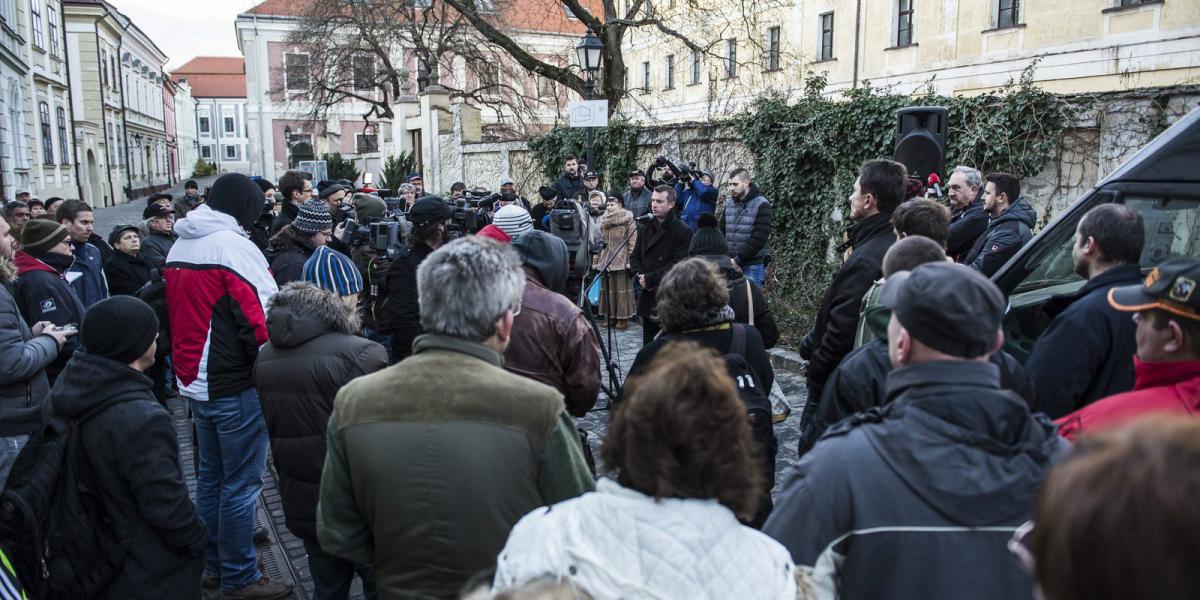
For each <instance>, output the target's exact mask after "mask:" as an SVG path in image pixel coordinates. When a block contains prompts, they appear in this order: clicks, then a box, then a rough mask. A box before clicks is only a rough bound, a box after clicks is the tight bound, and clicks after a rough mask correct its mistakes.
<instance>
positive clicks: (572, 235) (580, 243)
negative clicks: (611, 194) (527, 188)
mask: <svg viewBox="0 0 1200 600" xmlns="http://www.w3.org/2000/svg"><path fill="white" fill-rule="evenodd" d="M597 194H599V195H600V196H602V197H603V195H604V192H597ZM585 201H586V200H585ZM548 221H549V224H548V227H547V230H548V231H549V232H550V233H551V234H552V235H555V236H557V237H559V238H560V239H562V240H563V241H564V242H566V244H567V250H568V252H569V256H570V275H569V276H568V277H567V286H566V294H567V298H570V299H571V301H572V302H574V301H576V300H577V299H578V298H579V292H580V290H581V289H582V288H583V277H584V275H586V274H587V272H588V269H590V268H591V266H592V256H591V253H592V246H593V244H592V228H591V218H590V216H589V215H588V209H587V208H585V207H584V204H583V203H581V202H578V201H576V200H574V199H571V198H562V197H559V198H558V199H557V200H555V202H554V205H553V207H552V208H551V209H550V210H549V219H548Z"/></svg>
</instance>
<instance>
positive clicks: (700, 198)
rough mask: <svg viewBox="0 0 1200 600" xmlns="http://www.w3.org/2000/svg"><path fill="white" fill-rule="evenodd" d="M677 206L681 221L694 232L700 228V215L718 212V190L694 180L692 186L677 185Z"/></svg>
mask: <svg viewBox="0 0 1200 600" xmlns="http://www.w3.org/2000/svg"><path fill="white" fill-rule="evenodd" d="M675 206H676V207H677V209H678V210H679V220H680V221H683V224H684V225H687V226H688V229H691V230H692V231H693V232H694V231H696V228H697V227H699V226H700V215H701V214H704V213H706V212H710V213H715V212H716V210H717V190H716V189H714V188H711V187H708V186H707V185H704V184H703V183H700V180H699V179H693V180H692V181H691V185H684V184H682V183H677V184H675Z"/></svg>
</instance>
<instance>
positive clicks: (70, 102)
mask: <svg viewBox="0 0 1200 600" xmlns="http://www.w3.org/2000/svg"><path fill="white" fill-rule="evenodd" d="M58 15H59V19H60V21H61V24H62V48H63V52H64V53H65V54H66V56H64V57H63V63H64V64H66V66H67V67H66V68H67V109H68V110H67V114H68V115H70V119H71V121H70V122H71V156H73V157H74V158H75V187H76V189H78V190H79V199H80V200H82V199H83V179H81V178H80V177H79V140H76V139H75V132H76V129H75V102H74V99H73V96H74V95H73V94H72V93H71V49H70V48H68V47H67V15H66V13H65V11H63V5H62V3H61V2H59V4H58ZM98 38H99V36H97V40H96V43H97V44H99V43H100V41H99V39H98ZM96 56H97V57H99V56H100V54H99V53H97V54H96ZM100 104H101V105H103V104H104V100H103V99H101V100H100ZM101 114H103V110H101ZM95 201H96V199H95V198H92V202H95Z"/></svg>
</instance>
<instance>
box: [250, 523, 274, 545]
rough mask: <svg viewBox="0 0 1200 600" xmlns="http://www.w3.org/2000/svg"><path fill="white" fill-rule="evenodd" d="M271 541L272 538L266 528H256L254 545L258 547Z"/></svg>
mask: <svg viewBox="0 0 1200 600" xmlns="http://www.w3.org/2000/svg"><path fill="white" fill-rule="evenodd" d="M269 541H271V536H270V535H269V534H268V533H267V528H266V527H255V528H254V545H255V546H258V545H261V544H265V543H267V542H269Z"/></svg>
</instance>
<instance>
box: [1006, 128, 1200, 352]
mask: <svg viewBox="0 0 1200 600" xmlns="http://www.w3.org/2000/svg"><path fill="white" fill-rule="evenodd" d="M1105 202H1116V203H1119V204H1124V205H1126V206H1130V207H1133V208H1134V209H1136V210H1137V211H1138V212H1140V213H1141V214H1142V218H1143V219H1144V220H1145V223H1146V246H1145V249H1144V250H1143V251H1142V259H1141V266H1142V270H1143V272H1148V271H1149V270H1150V269H1151V268H1152V267H1154V266H1156V265H1158V264H1160V263H1162V262H1165V261H1167V260H1170V259H1173V258H1179V257H1183V256H1200V108H1198V109H1195V110H1193V111H1192V112H1190V113H1188V114H1187V115H1186V116H1184V117H1183V118H1182V119H1180V120H1179V121H1178V122H1177V123H1175V124H1174V125H1173V126H1171V127H1170V128H1169V129H1167V130H1166V131H1164V132H1163V133H1162V134H1161V135H1159V136H1158V137H1157V138H1155V139H1154V140H1153V141H1152V142H1150V143H1149V144H1148V145H1147V146H1146V147H1145V148H1142V149H1141V150H1140V151H1139V152H1138V153H1137V154H1135V155H1134V156H1133V157H1132V158H1130V159H1129V160H1127V161H1126V162H1125V163H1124V164H1122V165H1121V166H1120V167H1118V168H1117V169H1116V170H1115V171H1113V173H1112V174H1111V175H1109V176H1108V177H1106V178H1105V179H1104V180H1103V181H1102V182H1100V183H1099V184H1098V185H1097V186H1096V187H1094V188H1092V189H1091V190H1089V191H1088V192H1087V193H1085V194H1084V195H1083V197H1082V198H1080V199H1079V200H1077V201H1076V202H1075V204H1073V205H1072V206H1071V207H1070V208H1069V209H1067V210H1066V211H1065V212H1063V213H1062V214H1060V215H1059V216H1058V217H1057V218H1055V219H1054V220H1053V221H1051V222H1050V224H1049V225H1047V226H1046V227H1045V228H1043V229H1042V231H1041V233H1039V234H1038V235H1037V236H1036V237H1034V238H1033V240H1031V241H1030V242H1029V243H1028V244H1026V245H1025V247H1024V248H1022V249H1021V251H1020V252H1018V253H1017V254H1016V255H1015V256H1013V257H1012V258H1011V259H1010V260H1009V261H1008V262H1007V263H1006V264H1005V265H1004V266H1003V267H1001V269H1000V270H999V271H997V272H996V274H995V275H993V276H992V281H994V282H996V285H998V286H1000V289H1001V290H1002V291H1003V292H1004V293H1005V294H1006V295H1007V296H1008V299H1009V310H1008V313H1007V315H1006V316H1005V319H1004V333H1005V336H1006V337H1007V341H1006V343H1005V344H1006V346H1005V349H1006V350H1008V352H1009V353H1011V354H1012V355H1013V356H1014V357H1016V358H1017V359H1018V360H1020V361H1022V362H1024V361H1025V359H1026V358H1028V356H1029V353H1030V351H1032V350H1033V343H1034V341H1036V340H1037V338H1038V336H1040V335H1041V334H1042V332H1043V331H1045V329H1046V327H1047V326H1048V325H1049V324H1050V323H1049V320H1048V319H1047V318H1046V316H1045V315H1044V314H1043V313H1042V311H1041V306H1042V304H1043V303H1044V302H1045V301H1046V300H1047V299H1049V298H1050V297H1052V296H1056V295H1059V294H1066V293H1071V292H1074V291H1076V290H1078V289H1079V288H1080V287H1082V286H1083V282H1084V280H1083V278H1081V277H1080V276H1078V275H1076V274H1075V270H1074V260H1073V259H1072V257H1071V249H1072V247H1073V246H1074V245H1075V228H1076V226H1077V225H1078V224H1079V219H1080V218H1082V217H1083V215H1084V213H1086V212H1087V211H1089V210H1091V209H1092V208H1093V207H1095V206H1098V205H1100V204H1103V203H1105Z"/></svg>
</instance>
